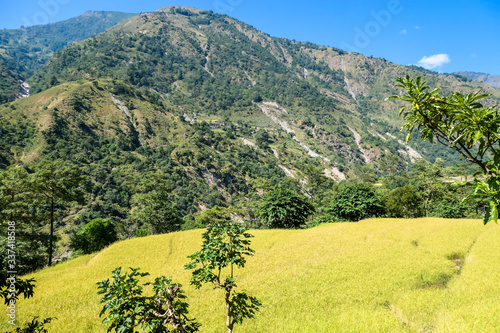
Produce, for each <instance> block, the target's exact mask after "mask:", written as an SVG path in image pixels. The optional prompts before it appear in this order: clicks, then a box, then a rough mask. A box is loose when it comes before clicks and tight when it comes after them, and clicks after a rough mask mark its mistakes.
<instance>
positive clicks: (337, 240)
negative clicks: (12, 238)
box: [0, 218, 500, 333]
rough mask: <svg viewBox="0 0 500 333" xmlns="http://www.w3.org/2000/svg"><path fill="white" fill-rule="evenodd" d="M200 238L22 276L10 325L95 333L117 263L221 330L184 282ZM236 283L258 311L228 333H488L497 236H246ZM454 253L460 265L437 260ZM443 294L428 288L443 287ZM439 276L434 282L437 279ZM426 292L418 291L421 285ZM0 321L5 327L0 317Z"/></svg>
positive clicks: (177, 238) (495, 232) (496, 319)
mask: <svg viewBox="0 0 500 333" xmlns="http://www.w3.org/2000/svg"><path fill="white" fill-rule="evenodd" d="M201 233H202V231H201V230H195V231H188V232H180V233H173V234H167V235H159V236H151V237H146V238H139V239H133V240H129V241H123V242H119V243H116V244H114V245H113V246H111V247H109V248H107V249H105V250H104V251H102V252H100V253H98V254H95V255H89V256H85V257H81V258H78V259H76V260H73V261H70V262H67V263H64V264H61V265H58V266H56V267H53V268H50V269H45V270H43V271H41V272H38V273H36V274H34V277H35V278H36V279H37V281H38V283H37V288H36V292H35V297H34V299H31V300H28V301H21V302H19V303H18V316H19V319H20V320H21V321H23V320H26V319H27V318H28V317H30V316H33V315H40V316H42V317H46V316H56V317H58V319H57V320H56V321H55V322H54V323H53V324H51V331H54V332H74V333H76V332H105V331H106V328H105V326H104V325H102V324H101V323H100V319H99V317H98V313H99V310H100V306H99V305H98V300H99V297H98V296H97V295H96V287H95V282H97V281H100V280H102V279H103V278H107V277H108V276H110V272H111V271H112V270H113V269H114V268H115V267H117V266H123V267H129V266H131V267H138V266H140V267H141V268H142V269H144V270H146V271H149V272H150V273H151V276H152V277H154V276H157V275H160V274H163V275H167V276H170V275H172V276H173V277H174V280H177V281H180V282H181V283H183V284H184V285H185V287H186V290H187V293H188V295H189V296H190V298H189V301H190V303H191V313H192V314H193V315H194V316H195V317H197V318H198V319H199V321H200V322H201V323H202V324H203V326H202V328H203V329H202V332H222V331H224V318H223V316H224V309H223V304H222V302H221V301H222V295H219V294H218V292H215V291H213V290H212V288H211V287H206V288H203V289H202V290H200V291H195V290H193V289H192V288H191V287H190V286H189V285H188V281H189V276H190V275H189V274H190V273H189V272H186V271H183V269H182V265H183V264H184V263H185V262H187V259H186V256H187V255H188V254H191V253H192V252H194V251H196V250H197V249H198V248H199V246H200V244H201V237H200V235H201ZM252 233H253V234H254V235H255V236H256V237H255V238H254V239H253V248H254V249H255V250H256V255H255V257H253V258H251V259H250V260H249V262H248V265H247V267H246V268H245V270H244V271H242V272H240V274H239V277H238V280H239V286H240V288H242V289H247V290H248V291H249V293H250V294H252V295H256V296H257V297H258V298H260V299H261V300H262V302H263V304H264V306H263V308H262V311H261V313H260V314H258V316H257V318H256V319H255V320H253V321H249V322H247V323H246V324H245V325H242V326H240V327H239V328H238V329H237V330H238V331H239V332H355V331H357V332H420V331H435V332H472V331H475V332H493V331H496V330H499V329H500V324H499V323H500V311H499V310H500V304H499V303H498V297H499V294H500V285H499V284H498V283H497V281H498V279H499V278H500V276H499V275H500V256H499V255H498V253H499V250H500V248H499V247H500V244H499V243H498V241H497V240H498V238H499V237H500V229H499V228H498V226H497V225H489V226H486V227H483V226H482V225H481V222H480V221H477V220H443V219H431V218H429V219H418V220H396V219H372V220H366V221H362V222H359V223H344V224H330V225H323V226H320V227H317V228H314V229H308V230H255V231H253V232H252ZM453 253H459V254H462V255H465V258H466V259H465V264H464V265H463V266H462V269H461V270H459V269H457V268H456V266H455V263H453V262H452V261H450V260H448V259H447V256H449V255H451V254H453ZM447 276H448V277H451V278H450V279H449V280H448V282H447V284H446V285H445V286H443V285H440V283H439V281H441V282H442V281H443V279H444V280H447V279H446V277H447ZM443 277H445V278H443ZM424 286H427V287H424ZM0 325H5V321H2V323H1V324H0ZM4 327H5V326H0V329H1V328H4Z"/></svg>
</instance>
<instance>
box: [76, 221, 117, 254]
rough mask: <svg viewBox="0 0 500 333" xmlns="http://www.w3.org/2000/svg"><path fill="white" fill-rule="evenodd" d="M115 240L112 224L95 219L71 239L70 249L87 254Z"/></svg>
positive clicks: (115, 235) (115, 234) (114, 230)
mask: <svg viewBox="0 0 500 333" xmlns="http://www.w3.org/2000/svg"><path fill="white" fill-rule="evenodd" d="M117 240H118V236H117V233H116V228H115V224H114V223H113V222H111V221H110V220H109V219H95V220H92V221H91V222H90V223H88V224H87V225H86V226H85V227H83V229H82V230H81V231H79V232H78V233H77V234H75V235H74V236H73V237H72V238H71V247H72V248H73V249H75V250H82V251H83V253H84V254H89V253H92V252H97V251H100V250H102V249H103V248H105V247H106V246H108V245H109V244H111V243H113V242H115V241H117Z"/></svg>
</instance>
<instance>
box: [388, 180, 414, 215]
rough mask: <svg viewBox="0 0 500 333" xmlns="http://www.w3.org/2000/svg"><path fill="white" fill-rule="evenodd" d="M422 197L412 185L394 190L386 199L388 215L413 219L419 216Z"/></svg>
mask: <svg viewBox="0 0 500 333" xmlns="http://www.w3.org/2000/svg"><path fill="white" fill-rule="evenodd" d="M420 200H421V198H420V196H419V194H418V192H417V191H415V188H413V186H411V185H406V186H404V187H398V188H395V189H394V190H392V191H391V192H390V193H389V194H388V195H387V197H386V198H385V207H386V209H387V213H389V215H390V216H393V217H404V218H411V217H417V216H418V215H419V203H420Z"/></svg>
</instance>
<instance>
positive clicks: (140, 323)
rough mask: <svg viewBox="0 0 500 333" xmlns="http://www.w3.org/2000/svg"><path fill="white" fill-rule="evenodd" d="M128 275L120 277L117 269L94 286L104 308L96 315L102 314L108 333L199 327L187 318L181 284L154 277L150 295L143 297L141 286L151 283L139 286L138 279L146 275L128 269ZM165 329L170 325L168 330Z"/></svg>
mask: <svg viewBox="0 0 500 333" xmlns="http://www.w3.org/2000/svg"><path fill="white" fill-rule="evenodd" d="M130 270H131V272H130V273H127V272H126V273H125V274H123V275H122V272H121V267H118V268H116V269H115V270H114V271H113V272H112V274H113V276H112V278H113V281H112V282H110V280H109V279H106V280H103V281H102V282H99V283H97V286H98V289H99V291H98V292H97V294H98V295H103V296H102V298H101V301H100V303H101V304H102V303H104V306H103V308H102V310H101V312H100V314H99V315H100V316H103V315H106V316H105V318H104V320H103V323H104V324H106V325H109V326H108V332H111V331H113V330H114V331H115V332H124V333H134V332H136V328H137V327H138V328H139V329H140V330H143V331H146V330H148V331H150V332H185V333H189V332H197V331H198V328H199V326H200V325H199V324H198V323H197V322H196V321H194V320H192V319H188V318H187V315H188V306H189V305H188V303H186V302H185V301H184V299H185V298H186V296H185V295H184V291H183V290H182V289H181V287H182V286H181V285H180V284H178V283H173V282H172V278H166V277H165V276H161V277H157V278H156V279H155V281H154V283H153V284H152V285H153V291H154V295H153V296H144V295H143V292H144V287H145V286H148V285H151V283H144V284H142V285H139V279H140V278H142V277H145V276H147V275H149V273H143V272H140V271H139V268H130ZM167 325H168V326H171V329H170V328H169V327H167Z"/></svg>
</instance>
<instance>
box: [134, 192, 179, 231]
mask: <svg viewBox="0 0 500 333" xmlns="http://www.w3.org/2000/svg"><path fill="white" fill-rule="evenodd" d="M137 201H138V207H139V208H138V210H137V212H136V213H135V217H136V218H137V219H138V220H140V221H142V222H143V223H145V224H146V225H147V226H148V227H149V229H150V231H151V233H152V234H165V233H169V232H172V231H178V230H180V229H181V225H182V219H181V218H180V217H179V216H178V215H177V211H176V209H175V208H174V207H172V205H171V201H170V200H169V198H168V196H167V195H166V194H165V193H164V192H157V191H152V192H150V193H147V194H141V195H139V196H138V198H137Z"/></svg>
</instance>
